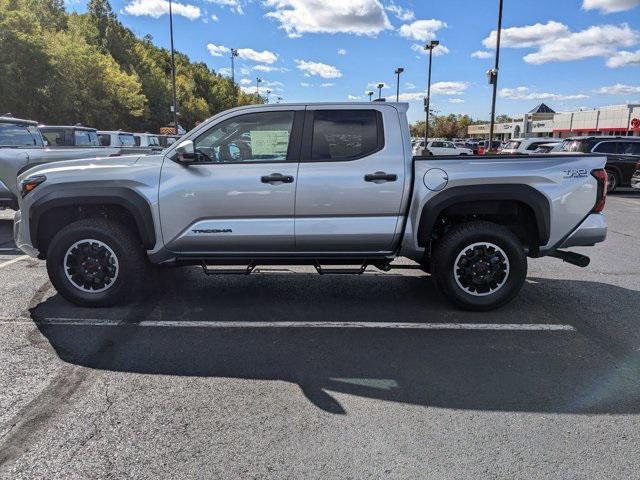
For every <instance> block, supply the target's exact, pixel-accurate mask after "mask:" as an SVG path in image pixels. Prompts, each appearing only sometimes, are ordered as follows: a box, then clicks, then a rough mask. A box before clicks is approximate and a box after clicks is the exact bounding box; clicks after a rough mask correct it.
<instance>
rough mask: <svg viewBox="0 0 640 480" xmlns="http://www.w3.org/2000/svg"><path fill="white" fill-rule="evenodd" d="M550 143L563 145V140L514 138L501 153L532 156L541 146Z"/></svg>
mask: <svg viewBox="0 0 640 480" xmlns="http://www.w3.org/2000/svg"><path fill="white" fill-rule="evenodd" d="M548 143H562V140H561V139H560V138H552V137H534V138H514V139H511V140H509V142H508V143H507V144H506V145H505V146H504V148H503V149H502V151H501V152H500V153H502V154H504V155H531V154H533V152H535V151H536V149H537V148H538V147H539V146H540V145H545V144H548Z"/></svg>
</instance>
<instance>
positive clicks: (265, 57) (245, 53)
mask: <svg viewBox="0 0 640 480" xmlns="http://www.w3.org/2000/svg"><path fill="white" fill-rule="evenodd" d="M238 56H239V57H240V58H243V59H245V60H252V61H254V62H259V63H268V64H271V63H275V61H276V60H278V55H277V54H275V53H273V52H270V51H269V50H263V51H261V52H258V51H257V50H254V49H252V48H239V49H238Z"/></svg>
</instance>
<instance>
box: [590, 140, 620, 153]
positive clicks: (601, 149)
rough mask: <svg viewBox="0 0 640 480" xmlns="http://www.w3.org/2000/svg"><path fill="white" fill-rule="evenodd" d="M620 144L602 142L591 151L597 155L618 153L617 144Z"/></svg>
mask: <svg viewBox="0 0 640 480" xmlns="http://www.w3.org/2000/svg"><path fill="white" fill-rule="evenodd" d="M619 143H620V142H602V143H599V144H598V145H596V147H595V148H594V149H593V151H594V152H597V153H618V144H619Z"/></svg>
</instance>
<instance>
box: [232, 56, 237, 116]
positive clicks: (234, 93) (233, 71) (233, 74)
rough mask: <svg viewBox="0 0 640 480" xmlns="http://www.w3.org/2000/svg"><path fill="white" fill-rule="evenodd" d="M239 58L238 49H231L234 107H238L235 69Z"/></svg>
mask: <svg viewBox="0 0 640 480" xmlns="http://www.w3.org/2000/svg"><path fill="white" fill-rule="evenodd" d="M237 56H238V49H237V48H232V49H231V85H232V87H233V93H232V98H233V106H234V107H235V105H236V69H235V64H234V59H235V57H237Z"/></svg>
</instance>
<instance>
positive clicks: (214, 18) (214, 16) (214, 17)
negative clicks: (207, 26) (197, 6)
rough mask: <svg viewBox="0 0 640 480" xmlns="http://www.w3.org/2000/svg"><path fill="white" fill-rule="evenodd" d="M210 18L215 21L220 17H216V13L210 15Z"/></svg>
mask: <svg viewBox="0 0 640 480" xmlns="http://www.w3.org/2000/svg"><path fill="white" fill-rule="evenodd" d="M211 20H213V21H214V22H217V21H218V20H220V19H219V18H218V16H217V15H211Z"/></svg>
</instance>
